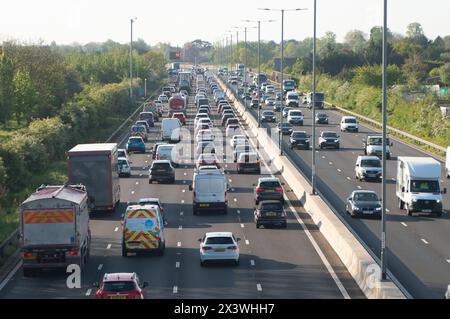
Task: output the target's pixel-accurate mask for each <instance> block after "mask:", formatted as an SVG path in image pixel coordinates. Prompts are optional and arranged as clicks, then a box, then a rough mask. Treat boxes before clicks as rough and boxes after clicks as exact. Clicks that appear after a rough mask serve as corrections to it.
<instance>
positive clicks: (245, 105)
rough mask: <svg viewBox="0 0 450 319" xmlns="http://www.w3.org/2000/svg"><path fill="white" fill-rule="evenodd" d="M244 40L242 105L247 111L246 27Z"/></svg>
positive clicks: (245, 28)
mask: <svg viewBox="0 0 450 319" xmlns="http://www.w3.org/2000/svg"><path fill="white" fill-rule="evenodd" d="M244 40H245V49H244V52H245V58H244V60H245V62H244V84H245V85H244V97H245V101H244V107H245V110H246V111H247V92H248V83H247V67H248V65H247V27H244Z"/></svg>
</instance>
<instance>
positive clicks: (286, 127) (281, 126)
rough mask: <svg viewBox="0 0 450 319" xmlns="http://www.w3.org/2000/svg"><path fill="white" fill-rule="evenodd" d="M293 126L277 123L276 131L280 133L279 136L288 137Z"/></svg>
mask: <svg viewBox="0 0 450 319" xmlns="http://www.w3.org/2000/svg"><path fill="white" fill-rule="evenodd" d="M293 128H294V127H293V126H292V124H290V123H286V122H285V123H278V125H277V129H278V131H281V134H283V135H290V134H291V133H292V130H293Z"/></svg>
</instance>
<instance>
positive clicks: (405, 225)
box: [400, 222, 408, 227]
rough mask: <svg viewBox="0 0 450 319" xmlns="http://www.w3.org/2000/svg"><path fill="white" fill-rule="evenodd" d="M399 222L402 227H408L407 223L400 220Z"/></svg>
mask: <svg viewBox="0 0 450 319" xmlns="http://www.w3.org/2000/svg"><path fill="white" fill-rule="evenodd" d="M400 224H402V226H403V227H408V225H407V224H406V223H404V222H401V223H400Z"/></svg>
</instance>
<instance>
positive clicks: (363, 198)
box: [353, 193, 378, 202]
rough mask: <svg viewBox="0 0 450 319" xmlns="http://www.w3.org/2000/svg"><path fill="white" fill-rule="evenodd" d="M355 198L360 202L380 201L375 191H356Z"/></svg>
mask: <svg viewBox="0 0 450 319" xmlns="http://www.w3.org/2000/svg"><path fill="white" fill-rule="evenodd" d="M353 199H354V200H355V201H358V202H376V201H378V196H377V194H374V193H356V194H355V195H354V196H353Z"/></svg>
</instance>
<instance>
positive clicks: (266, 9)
mask: <svg viewBox="0 0 450 319" xmlns="http://www.w3.org/2000/svg"><path fill="white" fill-rule="evenodd" d="M258 10H264V11H278V12H281V61H280V68H281V112H280V124H281V125H283V109H284V105H283V102H284V100H283V98H284V85H283V77H284V70H283V68H284V65H283V63H284V12H285V11H301V10H307V9H305V8H295V9H269V8H258ZM282 136H283V135H282V132H281V130H279V132H278V147H279V148H280V155H283V148H282V147H281V142H282Z"/></svg>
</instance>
